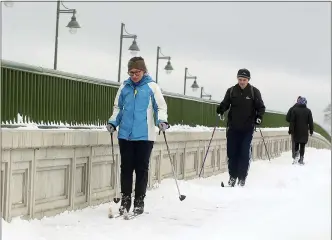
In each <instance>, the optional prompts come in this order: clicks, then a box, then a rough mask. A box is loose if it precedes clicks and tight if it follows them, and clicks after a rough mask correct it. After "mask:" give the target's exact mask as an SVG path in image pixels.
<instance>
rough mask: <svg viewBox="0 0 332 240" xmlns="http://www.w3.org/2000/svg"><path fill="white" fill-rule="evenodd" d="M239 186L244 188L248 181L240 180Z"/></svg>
mask: <svg viewBox="0 0 332 240" xmlns="http://www.w3.org/2000/svg"><path fill="white" fill-rule="evenodd" d="M238 184H239V185H240V186H241V187H244V185H246V180H245V179H239V182H238Z"/></svg>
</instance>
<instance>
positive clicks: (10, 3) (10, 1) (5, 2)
mask: <svg viewBox="0 0 332 240" xmlns="http://www.w3.org/2000/svg"><path fill="white" fill-rule="evenodd" d="M3 4H4V5H5V6H6V7H9V8H11V7H13V6H14V2H13V1H12V0H7V1H4V2H3Z"/></svg>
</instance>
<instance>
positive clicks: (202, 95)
mask: <svg viewBox="0 0 332 240" xmlns="http://www.w3.org/2000/svg"><path fill="white" fill-rule="evenodd" d="M203 89H204V87H201V98H203V97H208V98H210V100H211V98H212V95H211V94H203V92H204V90H203Z"/></svg>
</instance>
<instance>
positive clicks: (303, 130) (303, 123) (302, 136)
mask: <svg viewBox="0 0 332 240" xmlns="http://www.w3.org/2000/svg"><path fill="white" fill-rule="evenodd" d="M297 103H298V104H297V105H296V106H295V107H294V108H293V110H292V113H291V119H290V125H289V131H288V133H289V134H291V135H292V136H293V139H294V143H295V147H294V150H295V152H296V155H298V152H299V153H300V159H299V160H298V163H299V164H301V165H303V164H304V162H303V158H304V151H305V145H306V144H307V143H308V138H309V132H310V136H312V134H313V133H314V120H313V118H312V113H311V110H310V109H309V108H307V100H306V98H304V97H300V98H299V99H298V100H297ZM296 162H297V161H296V158H295V157H293V164H295V163H296Z"/></svg>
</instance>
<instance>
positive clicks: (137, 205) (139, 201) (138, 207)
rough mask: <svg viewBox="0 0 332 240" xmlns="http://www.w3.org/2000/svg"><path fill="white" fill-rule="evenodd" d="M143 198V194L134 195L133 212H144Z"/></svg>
mask: <svg viewBox="0 0 332 240" xmlns="http://www.w3.org/2000/svg"><path fill="white" fill-rule="evenodd" d="M144 198H145V195H141V196H138V197H135V200H134V210H133V212H134V214H142V213H143V212H144Z"/></svg>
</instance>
